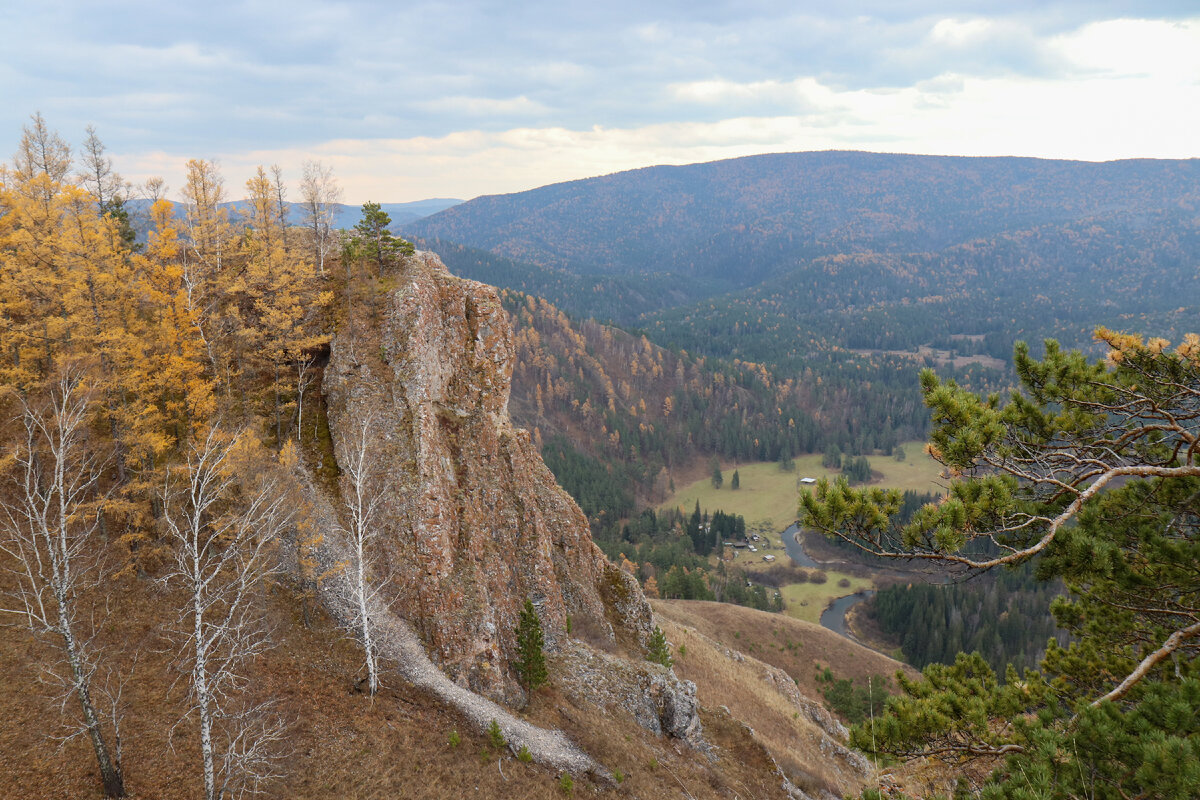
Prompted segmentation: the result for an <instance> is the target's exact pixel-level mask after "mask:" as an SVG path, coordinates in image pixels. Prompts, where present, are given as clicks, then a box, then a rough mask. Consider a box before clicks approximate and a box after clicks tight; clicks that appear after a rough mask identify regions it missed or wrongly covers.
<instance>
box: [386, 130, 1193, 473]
mask: <svg viewBox="0 0 1200 800" xmlns="http://www.w3.org/2000/svg"><path fill="white" fill-rule="evenodd" d="M1198 207H1200V161H1122V162H1110V163H1102V164H1094V163H1083V162H1067V161H1047V160H1038V159H1015V158H944V157H929V156H900V155H884V154H872V153H793V154H777V155H769V156H754V157H749V158H742V159H734V160H730V161H719V162H712V163H708V164H693V165H689V166H686V167H653V168H648V169H642V170H634V171H631V172H624V173H618V174H615V175H609V176H605V177H601V178H592V179H588V180H583V181H574V182H570V183H564V184H556V185H553V186H546V187H542V188H540V189H535V190H532V191H528V192H522V193H518V194H513V195H504V196H494V197H483V198H477V199H476V200H472V201H470V202H467V203H463V204H461V205H459V206H455V207H454V208H451V209H447V210H446V211H443V212H441V213H439V214H435V215H433V216H431V217H427V218H425V219H423V220H420V221H418V222H416V223H413V224H412V225H409V226H406V230H410V231H413V232H415V233H417V234H419V235H420V236H424V237H427V241H428V243H429V245H430V246H432V247H434V248H435V249H437V250H438V251H439V252H441V253H443V254H444V255H445V258H446V260H447V263H448V265H449V266H450V267H451V269H452V270H455V271H456V272H458V273H459V274H462V275H466V276H469V277H472V278H475V279H478V280H482V281H485V282H489V283H493V284H495V285H498V286H503V287H506V288H510V289H514V290H517V291H520V292H523V293H526V294H532V295H535V296H538V297H541V298H545V299H548V300H550V301H551V302H552V303H553V304H554V305H556V306H557V307H558V308H560V309H561V310H562V311H564V312H566V313H567V314H569V315H571V316H572V317H573V318H578V319H587V318H593V319H599V320H611V321H613V322H615V323H616V324H619V325H622V326H624V327H626V328H627V329H629V330H633V331H637V332H638V333H639V335H640V334H641V333H644V334H645V336H646V337H647V338H648V339H649V341H650V342H652V343H653V344H655V345H659V346H661V347H665V348H667V349H669V350H673V351H686V352H687V353H688V354H690V357H698V356H705V357H708V358H709V359H719V360H721V361H723V362H725V363H726V364H728V365H732V364H733V363H734V362H735V361H741V362H751V363H753V364H755V365H760V367H761V368H763V369H765V370H766V371H767V372H768V373H770V374H771V375H772V376H773V380H774V381H775V382H777V383H778V382H786V381H789V380H790V381H793V382H794V383H795V384H796V385H797V386H801V387H803V388H804V390H805V391H807V392H808V396H807V397H805V398H802V399H798V400H797V402H798V403H799V404H800V408H801V410H803V411H804V412H806V413H807V414H808V415H810V416H811V417H812V418H813V419H814V420H815V421H816V422H817V427H818V429H819V430H820V431H822V432H830V433H832V435H833V436H834V437H835V439H836V441H837V442H838V443H839V444H840V445H843V446H844V445H845V444H846V443H848V442H849V443H851V444H852V445H855V443H857V444H856V445H855V446H857V448H858V449H860V450H864V449H869V448H870V447H872V446H878V441H880V440H881V439H886V438H890V437H891V436H892V435H898V436H900V438H904V437H905V436H906V435H908V432H912V433H915V434H917V435H919V434H920V433H921V432H922V431H923V430H924V429H925V421H924V412H923V411H921V406H920V398H919V394H918V392H917V389H916V382H915V378H914V375H915V371H916V369H917V368H919V367H921V366H930V367H934V368H936V369H937V370H938V372H939V374H941V375H943V376H944V377H952V378H954V379H956V380H957V381H958V382H959V383H960V384H962V385H964V386H968V387H970V388H972V389H975V390H977V391H982V392H987V391H993V390H996V389H1002V388H1004V387H1006V386H1008V385H1011V384H1012V382H1013V379H1014V376H1013V374H1012V371H1011V366H1010V356H1011V353H1012V348H1013V344H1014V342H1016V341H1018V340H1026V341H1029V342H1030V343H1031V344H1032V345H1033V347H1034V351H1035V352H1037V348H1038V347H1040V342H1041V341H1042V339H1043V338H1047V337H1054V338H1056V339H1058V340H1060V341H1061V342H1063V343H1064V344H1066V345H1068V346H1074V347H1085V348H1088V347H1094V345H1093V344H1092V342H1091V332H1092V330H1093V329H1094V328H1095V327H1096V326H1097V325H1101V324H1103V325H1108V326H1111V327H1114V328H1134V329H1140V330H1152V331H1154V332H1155V333H1157V334H1161V335H1165V336H1168V337H1170V336H1177V335H1179V334H1180V333H1181V332H1182V331H1183V330H1186V328H1187V326H1188V324H1189V323H1188V320H1190V319H1191V318H1192V317H1193V316H1194V315H1195V314H1196V313H1197V305H1198V303H1200V273H1198V272H1197V270H1196V268H1195V265H1196V264H1197V263H1200V228H1198V226H1197V218H1196V209H1197V208H1198ZM723 368H726V367H723ZM814 387H820V389H819V390H818V389H815V388H814ZM605 400H607V398H605ZM580 402H581V403H582V400H581V401H580ZM593 405H594V403H593ZM845 408H854V409H856V412H855V414H854V415H853V418H852V419H850V420H845V419H843V417H842V414H843V410H844V409H845ZM652 413H653V412H652ZM789 417H790V418H794V419H797V421H799V418H798V417H795V416H794V415H789ZM605 427H607V428H608V429H609V431H611V430H612V429H613V427H614V426H613V425H611V424H608V425H606V426H605ZM627 432H628V431H626V430H623V431H622V436H625V435H626V433H627ZM864 432H865V437H866V440H869V441H866V442H865V443H864V442H863V441H860V440H862V439H863V438H864ZM639 433H640V430H639ZM606 435H607V434H606ZM757 438H759V440H760V442H761V441H763V439H762V437H757ZM575 439H576V441H580V439H579V438H578V437H575ZM870 441H874V442H876V444H871V443H870ZM651 446H652V447H653V446H654V445H651ZM844 449H845V448H844ZM640 452H642V453H646V452H647V451H646V450H645V449H642V450H641V451H640ZM722 452H726V453H728V452H729V451H728V449H726V450H725V451H722ZM744 452H745V450H744V448H743V449H742V450H740V451H739V453H744ZM730 454H732V453H730ZM663 460H664V463H665V462H666V460H667V459H666V458H665V457H664V459H663Z"/></svg>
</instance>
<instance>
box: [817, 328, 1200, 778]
mask: <svg viewBox="0 0 1200 800" xmlns="http://www.w3.org/2000/svg"><path fill="white" fill-rule="evenodd" d="M1097 338H1098V339H1099V340H1100V341H1102V342H1104V343H1105V344H1106V345H1107V346H1108V349H1109V354H1108V358H1107V359H1106V360H1105V361H1102V362H1099V363H1089V362H1088V361H1087V359H1086V358H1085V357H1084V356H1082V355H1081V354H1080V353H1078V352H1062V351H1061V350H1060V349H1059V348H1058V346H1057V344H1056V343H1054V342H1047V346H1046V356H1045V358H1044V359H1043V360H1042V361H1040V362H1038V361H1034V360H1033V359H1031V358H1030V356H1029V353H1028V349H1027V348H1026V347H1025V346H1024V345H1018V347H1017V349H1016V354H1015V364H1016V368H1017V373H1018V376H1019V377H1020V380H1021V384H1022V387H1023V389H1024V392H1014V393H1013V394H1012V396H1011V398H1010V399H1009V401H1008V402H1007V403H1004V404H1002V403H1001V402H1000V398H999V397H998V396H995V395H993V396H990V397H987V398H980V397H977V396H975V395H973V394H971V393H969V392H966V391H964V390H963V389H961V388H959V387H957V386H956V385H955V384H954V383H953V382H947V383H942V382H940V381H939V380H938V379H937V378H936V377H935V376H934V375H933V373H932V372H929V371H926V372H924V373H922V375H921V383H922V389H923V391H924V394H925V402H926V403H927V404H928V405H929V407H930V408H931V409H932V410H933V419H934V425H935V429H934V432H933V434H932V437H931V438H932V444H931V452H932V453H933V455H934V456H935V457H936V458H938V460H940V461H941V462H942V463H943V464H945V465H946V466H947V467H948V469H949V471H950V474H951V475H952V476H953V478H954V482H953V484H952V485H951V490H950V493H949V495H948V496H947V497H946V498H945V500H943V501H941V502H939V503H937V504H931V505H928V506H925V507H924V508H923V509H921V510H920V511H919V512H918V513H917V514H916V515H915V516H914V518H913V520H912V521H911V522H910V523H909V524H908V525H906V526H903V527H900V526H898V525H896V524H894V522H893V520H894V517H895V515H896V512H897V510H898V508H899V500H900V497H899V492H894V491H884V490H880V489H860V490H852V489H850V488H849V487H848V486H847V485H846V484H845V483H844V482H842V481H839V482H837V483H834V484H829V483H827V482H824V481H823V482H821V483H820V484H819V485H818V488H817V491H816V493H815V494H808V493H805V494H803V495H802V496H801V507H800V512H801V516H802V518H803V522H804V524H806V525H809V526H812V527H817V528H820V529H822V530H824V531H826V532H828V533H831V534H833V535H837V536H840V537H842V538H844V539H846V540H848V541H850V542H852V543H854V544H856V545H857V546H859V547H861V548H863V549H865V550H868V551H870V552H873V553H877V554H880V555H884V556H888V557H902V558H917V559H921V560H927V561H931V562H934V563H941V564H944V565H947V566H949V567H952V568H957V569H959V570H965V571H968V572H970V571H977V570H984V569H991V568H995V567H1000V566H1007V565H1015V564H1020V563H1023V562H1025V561H1029V560H1035V563H1036V564H1037V569H1038V575H1039V577H1041V578H1043V579H1046V580H1051V579H1054V578H1062V579H1063V580H1064V582H1065V583H1066V587H1067V591H1068V593H1067V594H1066V595H1064V596H1063V597H1060V598H1059V599H1058V600H1057V601H1056V602H1055V604H1054V607H1053V609H1052V610H1053V613H1054V615H1055V619H1056V621H1057V622H1058V624H1059V626H1060V627H1063V628H1065V629H1066V630H1067V631H1069V632H1070V633H1071V635H1072V642H1071V643H1070V645H1068V646H1067V647H1065V648H1064V647H1060V646H1059V645H1057V644H1056V643H1055V642H1054V641H1051V642H1050V643H1049V645H1048V649H1047V653H1046V657H1045V659H1044V660H1043V662H1042V672H1041V673H1037V672H1028V673H1026V674H1025V675H1024V676H1023V677H1019V676H1017V675H1016V673H1015V671H1013V670H1012V669H1011V668H1010V674H1009V676H1008V680H1007V682H1006V684H1005V685H1003V686H1002V685H1000V684H999V682H998V681H997V680H996V676H995V675H994V674H993V673H992V672H991V670H990V669H989V668H988V667H987V665H986V664H985V663H984V662H983V660H982V659H981V658H979V657H978V656H965V655H963V656H960V658H959V659H958V661H957V662H956V663H955V664H954V665H953V666H943V665H934V666H931V667H929V668H928V669H927V670H926V671H925V679H924V680H922V681H917V682H912V681H906V680H904V679H903V678H902V679H901V685H902V688H903V689H904V691H905V696H902V697H899V698H896V699H894V700H893V701H891V702H890V703H889V706H888V713H887V715H886V716H885V717H884V718H883V719H882V720H879V721H877V724H876V725H875V727H874V730H873V731H866V730H859V731H857V733H856V735H855V742H856V743H857V744H858V745H859V746H866V747H870V743H871V741H872V735H873V736H874V740H875V742H876V745H875V746H876V748H877V749H878V750H879V751H881V752H888V753H893V754H897V755H901V756H904V757H920V756H933V757H937V758H941V759H944V760H946V761H948V762H953V763H956V764H957V763H961V761H962V760H963V759H974V758H985V759H992V760H993V761H996V762H998V757H1003V758H1004V766H1003V767H1002V768H1001V769H1000V770H999V771H998V772H997V773H996V775H995V777H994V778H993V779H992V782H991V784H990V785H989V786H988V787H986V788H984V789H983V792H982V793H983V796H985V797H988V798H993V797H995V798H999V797H1017V796H1021V797H1024V796H1037V797H1047V798H1067V797H1076V796H1087V797H1095V798H1108V797H1111V798H1120V797H1133V796H1140V797H1148V796H1154V797H1179V798H1186V797H1195V796H1198V794H1200V661H1198V659H1197V658H1196V656H1197V655H1200V569H1197V566H1198V565H1200V337H1197V336H1195V335H1193V334H1189V335H1188V336H1187V337H1186V338H1185V340H1184V342H1183V343H1182V344H1181V345H1179V346H1178V347H1177V348H1175V349H1174V350H1170V349H1168V343H1167V342H1165V341H1164V340H1161V339H1152V340H1150V341H1149V342H1146V343H1143V341H1142V340H1141V339H1140V338H1138V337H1136V336H1130V335H1124V334H1118V333H1114V332H1111V331H1107V330H1103V329H1101V330H1100V331H1098V332H1097Z"/></svg>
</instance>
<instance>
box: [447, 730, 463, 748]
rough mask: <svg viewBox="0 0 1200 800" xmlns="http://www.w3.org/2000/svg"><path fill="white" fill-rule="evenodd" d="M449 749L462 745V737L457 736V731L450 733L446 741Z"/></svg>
mask: <svg viewBox="0 0 1200 800" xmlns="http://www.w3.org/2000/svg"><path fill="white" fill-rule="evenodd" d="M446 741H447V742H449V743H450V746H451V747H458V746H459V745H460V744H462V737H461V736H459V735H458V731H450V736H449V737H448V738H447V739H446Z"/></svg>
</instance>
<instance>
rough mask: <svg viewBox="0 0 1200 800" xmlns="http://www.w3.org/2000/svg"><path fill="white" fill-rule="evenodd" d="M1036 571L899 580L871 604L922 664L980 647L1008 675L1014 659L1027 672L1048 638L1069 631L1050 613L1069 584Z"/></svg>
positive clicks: (908, 657)
mask: <svg viewBox="0 0 1200 800" xmlns="http://www.w3.org/2000/svg"><path fill="white" fill-rule="evenodd" d="M1034 571H1035V568H1034V567H1033V566H1031V565H1025V566H1022V567H1020V568H1018V569H1015V570H1004V571H1000V572H993V573H989V574H987V575H984V576H982V577H980V578H978V579H976V580H974V581H971V582H969V583H951V584H947V585H941V586H934V585H929V584H925V583H912V584H901V585H897V586H892V587H889V588H886V589H882V590H880V591H879V592H878V593H876V594H875V596H874V597H873V598H872V599H871V600H870V601H869V602H868V603H867V605H866V609H867V612H868V613H869V614H870V615H871V616H872V617H873V618H874V619H875V620H876V621H877V622H878V623H879V625H880V627H881V628H882V629H883V630H884V631H885V632H886V633H888V634H889V635H891V636H893V637H895V638H896V639H898V640H899V641H900V646H901V648H902V649H903V651H904V658H905V660H906V661H908V662H909V663H910V664H912V665H913V666H915V667H917V668H924V667H925V666H926V665H928V664H932V663H935V662H936V663H942V664H952V663H954V658H955V656H957V655H958V654H959V653H960V652H966V653H970V652H978V653H980V654H981V655H982V656H983V657H984V659H985V660H986V661H987V662H988V664H989V665H990V666H991V667H992V669H994V670H995V671H996V673H997V674H998V675H1000V676H1003V675H1004V672H1005V667H1006V665H1008V664H1012V665H1014V666H1015V667H1017V668H1018V669H1019V670H1024V669H1028V668H1031V667H1034V666H1036V665H1037V663H1038V662H1039V661H1040V660H1041V658H1042V656H1043V655H1044V654H1045V650H1046V643H1047V642H1048V641H1049V640H1050V639H1052V638H1054V637H1056V636H1060V637H1062V636H1063V634H1061V633H1060V632H1059V631H1058V629H1057V628H1056V627H1055V625H1054V619H1053V618H1052V617H1051V615H1050V602H1051V601H1052V600H1053V599H1054V598H1055V597H1057V596H1058V595H1061V594H1062V591H1063V589H1062V586H1061V584H1059V583H1046V582H1040V581H1038V580H1037V579H1036V578H1035V576H1034ZM1064 641H1065V638H1064Z"/></svg>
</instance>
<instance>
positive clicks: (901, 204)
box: [404, 152, 1200, 287]
mask: <svg viewBox="0 0 1200 800" xmlns="http://www.w3.org/2000/svg"><path fill="white" fill-rule="evenodd" d="M1198 204H1200V161H1198V160H1190V161H1151V160H1136V161H1114V162H1107V163H1101V164H1096V163H1088V162H1073V161H1050V160H1039V159H1029V158H961V157H945V156H909V155H889V154H877V153H861V152H820V153H782V154H772V155H762V156H749V157H746V158H739V159H732V160H727V161H715V162H710V163H706V164H691V165H688V166H680V167H667V166H662V167H648V168H645V169H640V170H632V171H628V172H620V173H616V174H613V175H607V176H603V177H598V178H589V179H586V180H580V181H572V182H569V183H560V184H554V185H551V186H544V187H541V188H539V189H533V190H531V191H527V192H521V193H517V194H510V195H498V196H487V197H480V198H476V199H475V200H472V201H469V202H467V203H463V204H461V205H459V206H455V207H454V208H451V209H448V210H446V211H442V212H440V213H438V214H435V215H433V216H430V217H427V218H425V219H423V220H420V221H418V222H415V223H412V224H410V225H407V226H405V228H404V229H405V231H406V232H409V233H412V234H416V235H419V236H423V237H428V238H440V239H448V240H451V241H455V242H460V243H463V244H467V245H470V246H473V247H479V248H483V249H486V250H490V251H492V252H495V253H498V254H500V255H504V256H506V257H508V258H513V259H518V260H522V261H528V262H532V263H535V264H540V265H543V266H548V267H555V268H559V269H564V270H567V271H569V272H573V273H576V274H628V273H642V272H647V271H653V272H668V273H674V274H678V275H681V276H690V277H706V278H710V279H714V280H720V281H723V282H725V283H727V284H728V285H729V286H730V287H735V286H749V285H753V284H754V283H757V282H759V281H761V280H764V279H766V278H768V277H771V276H773V275H777V274H780V273H781V272H783V271H785V270H787V269H788V268H789V267H791V266H793V265H794V264H795V262H796V260H797V259H805V258H815V257H818V256H822V255H831V254H834V253H838V252H853V251H862V250H884V251H909V252H922V251H930V250H938V249H941V248H944V247H947V246H950V245H953V244H957V243H960V242H964V241H967V240H970V239H975V238H980V237H984V236H992V235H996V234H998V233H1001V232H1004V231H1011V230H1020V229H1024V228H1029V227H1033V226H1036V225H1041V224H1047V223H1062V222H1069V221H1073V220H1079V219H1083V218H1087V217H1091V216H1095V215H1100V214H1104V215H1110V216H1121V217H1127V218H1131V219H1132V218H1136V217H1138V216H1139V215H1142V214H1145V213H1150V212H1153V211H1157V210H1163V209H1177V210H1184V211H1188V212H1194V210H1195V209H1196V208H1197V207H1198Z"/></svg>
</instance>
